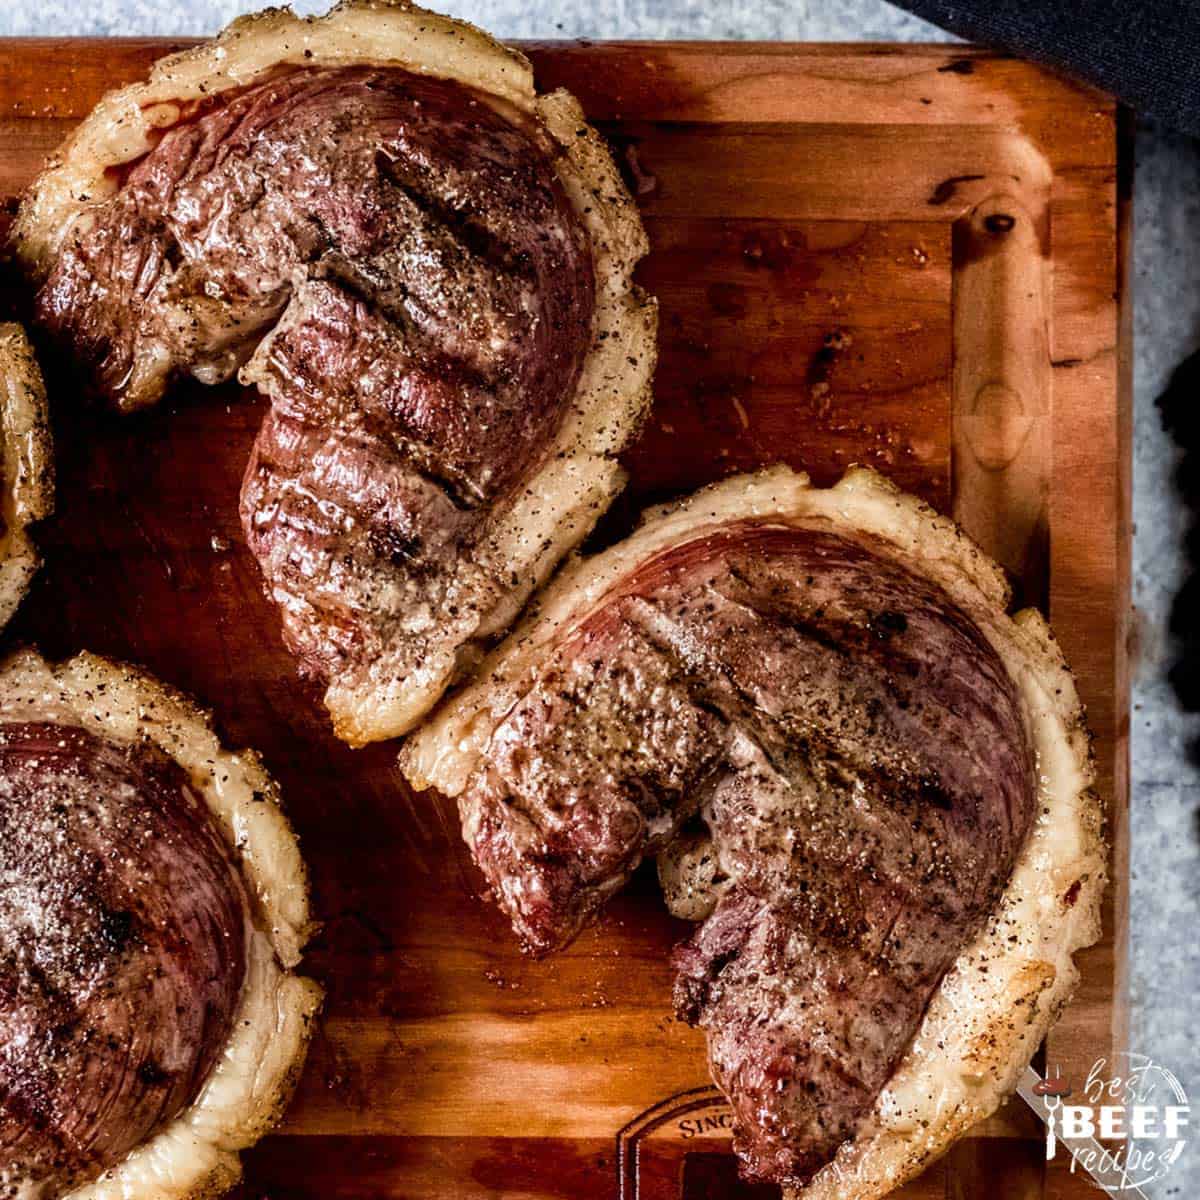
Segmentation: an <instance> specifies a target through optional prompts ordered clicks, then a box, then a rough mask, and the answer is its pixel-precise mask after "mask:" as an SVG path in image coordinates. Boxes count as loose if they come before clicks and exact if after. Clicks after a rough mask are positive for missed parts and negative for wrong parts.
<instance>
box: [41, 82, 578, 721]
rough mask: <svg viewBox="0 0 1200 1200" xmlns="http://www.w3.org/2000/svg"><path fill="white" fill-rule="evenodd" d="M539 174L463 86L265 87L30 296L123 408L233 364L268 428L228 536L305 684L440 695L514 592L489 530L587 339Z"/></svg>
mask: <svg viewBox="0 0 1200 1200" xmlns="http://www.w3.org/2000/svg"><path fill="white" fill-rule="evenodd" d="M556 153H557V151H556V150H554V149H553V148H552V147H551V144H550V139H549V138H548V137H547V136H546V134H545V133H544V131H543V130H542V129H541V127H540V126H539V125H538V124H537V123H536V122H535V121H534V120H533V119H532V118H530V117H529V116H527V115H526V114H524V113H522V112H521V111H519V110H518V109H517V108H515V107H514V106H511V105H505V104H504V102H502V101H500V100H499V99H497V98H495V97H487V96H485V95H484V93H482V92H476V91H474V90H472V89H471V88H469V87H466V86H465V85H463V84H461V83H457V82H452V81H448V80H444V79H438V78H434V77H431V76H422V75H417V74H413V73H410V72H407V71H404V70H401V69H399V68H394V67H376V66H348V67H341V68H330V67H312V68H290V67H289V68H280V69H279V70H278V71H277V72H276V73H275V74H274V75H273V76H272V77H270V78H269V79H267V80H266V81H264V82H260V83H257V84H254V85H253V86H249V87H244V88H241V89H236V90H234V91H233V92H225V93H222V95H221V96H220V97H219V98H218V99H214V100H213V101H211V102H209V103H196V104H194V105H192V109H191V111H190V112H189V113H188V115H187V118H186V119H183V120H181V121H180V122H179V123H177V124H175V125H173V127H172V128H170V129H169V131H168V132H166V133H165V134H164V136H163V137H162V138H161V140H160V141H159V142H158V144H157V146H156V147H155V148H154V149H153V150H152V151H151V152H150V153H148V154H147V155H146V156H145V157H143V158H142V159H141V160H140V161H138V162H137V163H136V164H134V165H133V166H132V167H131V168H130V169H128V171H127V174H126V176H125V178H124V179H123V182H122V186H121V188H120V190H119V191H118V192H117V193H116V194H115V195H114V196H113V197H112V198H111V199H110V200H108V201H107V202H106V203H104V204H103V205H100V206H99V207H97V208H96V209H94V210H93V211H91V212H89V214H88V216H87V218H86V220H85V221H84V222H82V223H81V225H80V227H79V228H78V229H77V230H76V231H75V232H74V234H73V235H72V237H71V238H70V239H69V241H68V243H67V244H66V245H65V247H64V248H63V250H62V252H61V254H60V255H59V256H58V258H57V260H56V261H55V262H54V264H53V267H52V269H51V270H50V273H49V275H48V277H47V279H46V280H45V282H44V284H43V285H42V287H41V289H40V291H39V293H38V297H37V316H38V320H39V322H40V323H41V325H42V326H43V327H44V328H45V329H47V330H48V331H50V333H51V334H52V335H54V336H55V337H57V338H58V339H60V340H61V341H62V342H63V343H64V344H65V345H67V346H68V347H69V349H70V351H71V353H72V354H73V355H74V356H75V357H76V358H77V359H79V360H80V361H81V362H82V363H83V364H84V365H85V367H86V368H87V372H88V375H89V377H90V378H91V379H92V380H93V381H94V383H95V385H96V387H97V388H98V390H99V391H101V392H102V393H103V394H104V395H105V396H106V397H107V398H108V399H110V400H111V401H113V402H114V403H116V404H118V405H120V406H122V407H125V408H133V407H137V406H140V405H143V404H147V403H150V402H152V401H154V400H156V399H157V398H158V397H159V396H160V395H161V394H162V392H163V390H164V388H165V387H166V386H167V384H168V382H169V381H170V379H171V378H172V377H174V376H176V375H181V374H186V373H190V374H192V375H194V376H196V377H197V378H198V379H200V380H202V381H204V382H208V383H213V382H218V381H220V380H222V379H226V378H228V377H230V376H231V375H232V374H233V373H234V372H235V371H236V370H237V369H238V368H239V367H240V366H242V364H243V363H245V362H246V360H247V359H248V358H249V357H250V355H251V353H252V352H254V351H255V349H256V348H257V351H258V352H257V354H256V355H255V357H254V359H253V362H252V363H251V364H250V365H249V367H248V368H247V369H246V371H245V372H244V373H243V378H244V379H245V380H247V381H249V382H254V383H257V384H258V385H259V386H260V388H261V389H262V390H263V391H264V392H265V394H266V395H267V396H268V397H269V399H270V402H271V408H270V411H269V412H268V414H267V416H266V419H265V420H264V423H263V425H262V428H261V431H260V433H259V436H258V439H257V442H256V444H255V447H254V451H253V454H252V457H251V460H250V463H249V466H248V468H247V471H246V476H245V482H244V484H243V489H242V505H241V508H242V520H243V525H244V528H245V532H246V537H247V540H248V542H249V545H250V548H251V550H252V551H253V552H254V554H255V556H256V557H257V559H258V561H259V563H260V565H261V567H262V570H263V574H264V577H265V581H266V586H267V590H268V593H269V594H270V595H271V596H272V597H273V598H274V600H275V601H276V602H277V603H278V604H279V606H280V609H281V612H282V616H283V623H284V634H285V639H286V641H287V643H288V646H289V648H290V649H291V650H292V651H293V653H294V654H296V655H297V656H298V658H299V660H300V663H301V665H302V668H303V669H305V670H306V671H307V673H308V674H309V675H310V676H311V677H313V678H314V679H316V680H318V681H320V682H321V683H323V684H330V683H331V682H334V683H336V684H337V686H338V687H339V688H340V689H342V690H343V691H344V692H346V693H350V694H353V693H355V691H356V689H357V688H358V687H359V686H360V685H364V686H365V683H366V681H367V680H368V677H369V681H370V684H371V687H372V689H373V690H374V692H376V693H378V694H379V695H381V696H384V697H386V696H387V695H388V694H389V693H390V692H393V691H395V690H398V689H400V688H402V687H403V686H404V684H405V681H406V680H409V679H410V678H412V677H417V676H418V675H419V673H420V672H421V671H423V670H424V671H430V672H432V673H434V674H436V673H437V671H439V670H444V671H446V672H447V673H448V671H449V669H450V668H449V667H448V666H446V665H445V664H444V663H443V662H442V661H441V660H442V659H445V658H446V657H447V656H449V658H450V660H451V662H452V660H453V654H454V651H455V648H456V647H457V646H458V645H460V644H461V643H462V642H464V641H465V640H467V639H468V638H469V637H470V636H471V635H472V633H473V632H474V631H475V629H476V627H477V626H478V625H479V624H480V621H481V619H482V618H483V617H484V616H486V614H488V613H489V612H490V611H491V610H492V609H493V608H494V606H495V605H496V603H497V601H498V599H499V598H500V597H501V596H502V595H503V594H504V592H505V591H506V589H509V588H511V587H512V586H514V580H513V579H512V578H511V577H510V575H511V569H512V567H511V564H510V563H507V562H506V561H505V560H504V557H503V555H502V554H501V553H500V552H498V551H497V550H496V549H495V548H494V547H491V546H490V545H489V544H488V539H487V516H488V513H489V511H490V509H491V508H492V506H494V505H495V504H496V503H497V501H499V500H501V499H502V498H505V497H507V496H509V495H510V494H511V493H512V492H513V490H514V489H517V488H520V487H521V486H522V483H523V482H524V481H526V480H527V479H528V478H529V476H530V475H531V473H532V472H533V471H534V470H535V469H536V468H537V467H538V466H539V465H540V464H541V463H542V462H543V460H544V459H545V457H546V455H547V453H548V450H549V447H550V446H551V443H552V442H553V440H554V436H555V433H556V431H557V430H558V429H559V427H560V425H561V423H562V421H563V417H564V414H565V412H566V411H567V409H568V408H569V406H570V404H571V401H572V398H573V395H574V391H575V386H576V383H577V380H578V378H579V373H580V368H581V364H582V362H583V359H584V356H585V353H586V351H587V350H588V347H589V346H590V344H591V340H592V314H593V307H594V299H595V280H594V278H593V265H592V256H591V250H590V245H589V240H588V237H587V234H586V232H585V230H584V228H583V226H582V224H581V221H580V219H579V217H578V215H577V213H576V212H575V211H574V210H573V208H572V207H571V204H570V203H569V201H568V198H567V196H566V194H565V192H564V188H563V185H562V183H561V182H560V180H559V177H558V175H557V174H556V171H555V166H554V156H555V154H556ZM264 337H265V339H266V340H265V341H262V339H263V338H264ZM519 582H524V581H519ZM439 656H440V657H439ZM431 662H432V663H435V664H436V669H435V668H433V667H430V666H429V664H430V663H431ZM410 719H411V718H410V716H409V715H407V714H406V715H405V716H404V718H403V719H401V720H398V721H397V722H396V725H395V727H394V728H387V729H383V730H381V731H374V730H372V732H371V733H369V734H367V733H364V732H363V731H362V730H361V729H358V730H356V729H355V728H354V727H353V721H351V720H348V721H347V722H346V723H347V725H348V726H349V727H350V728H349V732H347V733H346V734H345V736H347V739H348V740H352V741H354V740H367V738H368V737H371V736H386V735H388V734H391V733H398V732H402V731H403V727H404V726H405V724H406V723H407V722H408V721H409V720H410ZM360 724H361V722H360Z"/></svg>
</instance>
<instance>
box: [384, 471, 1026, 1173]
mask: <svg viewBox="0 0 1200 1200" xmlns="http://www.w3.org/2000/svg"><path fill="white" fill-rule="evenodd" d="M771 478H772V476H770V475H768V476H766V477H764V479H765V480H770V479H771ZM773 478H775V479H776V481H777V482H779V483H780V484H781V486H784V487H785V488H786V487H791V486H793V484H792V482H790V481H794V480H795V478H796V477H793V476H790V475H789V473H787V472H781V473H779V474H777V475H775V476H774V477H773ZM871 478H872V479H877V477H873V476H872V477H871ZM740 486H743V487H749V488H753V487H754V486H758V487H759V490H760V492H763V491H765V495H766V496H767V497H768V498H769V497H770V496H771V494H772V493H771V491H770V489H769V487H768V486H767V484H766V483H761V482H760V483H759V484H757V485H755V484H754V483H753V482H752V483H751V484H749V485H744V484H743V485H740ZM878 486H879V487H880V488H883V489H885V488H886V485H883V484H882V482H880V483H879V484H878ZM738 487H739V483H738V481H733V482H731V483H730V484H726V485H722V488H721V489H717V490H716V491H715V492H714V497H715V498H714V499H713V500H712V501H711V506H710V504H709V503H706V499H707V498H706V495H705V493H701V494H700V496H698V497H697V498H696V499H695V500H694V501H692V502H691V511H690V515H689V516H688V519H687V520H679V521H677V528H675V529H674V530H671V528H670V519H669V518H664V519H662V520H660V522H659V524H661V525H664V526H665V528H664V530H663V532H662V533H661V536H657V531H656V530H655V528H654V527H655V524H656V522H655V521H654V520H651V521H650V522H648V524H647V527H646V529H645V530H644V531H643V532H642V533H641V534H639V535H635V537H634V539H632V541H631V543H630V546H629V549H628V550H627V551H626V550H624V549H623V548H622V547H617V548H616V549H615V550H613V551H610V552H609V553H608V554H607V555H602V556H600V558H599V559H598V560H597V564H596V565H595V566H592V565H591V564H588V563H586V562H585V563H584V564H583V565H581V566H580V567H578V568H576V570H575V575H574V576H573V577H572V576H570V575H568V577H567V579H566V580H565V581H564V583H563V584H562V585H561V587H560V588H556V589H552V591H551V593H550V595H549V597H548V598H547V599H546V601H545V611H544V614H543V615H542V616H541V617H535V618H534V619H533V621H532V623H531V625H530V626H528V627H527V628H526V630H525V631H524V633H518V634H516V635H514V637H513V639H512V641H511V642H510V645H509V648H508V649H507V652H506V651H504V650H502V651H501V652H500V653H499V654H498V656H497V661H496V663H495V664H494V665H493V668H492V673H491V675H490V676H489V675H487V674H486V673H485V675H484V678H483V680H482V682H481V683H479V684H478V685H476V689H474V691H473V692H472V693H468V695H467V696H466V697H465V699H464V700H463V701H461V702H460V707H459V708H458V709H457V710H455V709H454V708H453V707H452V711H451V712H450V714H449V715H448V716H447V717H445V718H444V719H443V720H442V721H441V722H440V723H439V721H438V719H436V718H435V721H434V725H433V727H432V728H431V729H430V730H429V732H428V733H423V734H421V735H418V738H417V741H416V743H415V744H414V745H413V746H412V747H411V748H410V749H409V750H407V751H406V752H405V755H406V757H405V763H406V769H407V770H408V772H409V774H410V777H412V778H414V780H415V781H416V782H418V783H429V782H433V783H438V784H439V785H441V786H445V787H448V790H450V791H452V792H456V793H457V795H458V797H459V804H460V810H461V814H462V821H463V830H464V834H465V836H466V839H467V841H468V843H469V845H470V846H471V849H472V850H473V852H474V855H475V859H476V861H477V862H478V864H479V866H480V868H481V869H482V871H483V874H484V876H485V877H486V879H487V881H488V883H489V884H490V885H491V888H492V891H493V893H494V894H495V897H496V899H497V901H498V902H499V904H500V905H501V906H502V907H503V909H504V910H505V912H506V913H507V914H508V916H509V917H510V919H511V920H512V923H513V927H514V929H515V930H516V932H517V934H518V935H519V936H520V938H521V940H522V942H523V943H524V944H525V945H526V947H528V948H529V949H530V950H532V951H534V952H536V953H545V952H547V951H551V950H555V949H558V948H560V947H562V946H563V945H565V944H566V943H567V942H569V941H570V940H571V939H572V938H573V937H574V936H575V935H576V934H577V933H578V931H579V929H580V927H581V926H582V924H583V923H584V922H585V921H586V920H587V919H588V918H589V917H590V916H591V915H592V914H594V913H595V912H596V910H597V909H598V908H599V907H600V906H601V905H602V904H603V903H604V902H605V901H606V900H607V899H608V898H609V897H610V896H612V895H613V894H614V893H615V892H616V891H617V890H618V889H619V888H620V887H621V886H622V885H623V884H624V883H625V882H626V880H627V879H628V878H629V876H630V874H631V872H632V871H633V870H634V869H635V868H636V867H637V866H638V864H639V863H640V862H642V861H643V859H645V858H646V857H647V856H652V855H655V854H658V853H659V852H661V851H663V850H664V849H667V848H668V847H671V846H672V843H673V840H674V839H675V838H676V837H677V835H680V834H681V833H682V834H684V835H686V836H687V837H689V838H691V836H692V835H691V832H690V830H691V827H692V826H694V825H696V824H702V826H703V827H704V828H705V830H706V832H705V835H704V838H703V853H702V855H700V857H704V858H706V859H707V861H708V867H707V873H706V874H705V873H703V872H701V873H698V874H697V876H696V878H699V876H700V874H704V883H703V886H702V888H701V891H702V892H704V893H705V894H704V895H701V896H699V897H697V896H696V895H692V896H691V897H690V903H691V909H692V915H696V916H702V917H704V918H705V919H704V920H703V923H702V924H700V925H699V926H698V928H697V929H696V932H695V933H694V935H693V936H692V937H691V938H689V939H688V940H687V941H686V942H685V943H684V944H682V945H681V946H679V947H678V949H677V950H676V951H675V954H674V964H675V967H676V969H677V981H676V986H675V1004H676V1008H677V1011H678V1013H679V1015H680V1016H681V1017H682V1018H684V1019H686V1020H687V1021H689V1022H692V1023H694V1024H699V1025H701V1026H703V1027H704V1028H705V1029H706V1030H707V1031H708V1035H709V1053H710V1060H711V1066H712V1070H713V1074H714V1078H715V1079H716V1082H717V1083H718V1084H719V1085H720V1087H721V1088H722V1089H723V1091H724V1092H725V1094H726V1095H727V1096H728V1098H729V1101H730V1104H731V1105H732V1108H733V1114H734V1118H735V1124H734V1131H735V1132H734V1145H735V1148H736V1150H737V1152H738V1153H739V1154H740V1156H741V1158H742V1160H743V1164H744V1169H745V1171H746V1173H747V1174H748V1175H750V1176H753V1177H756V1178H760V1179H766V1180H775V1181H778V1182H783V1183H788V1184H792V1185H799V1184H803V1183H805V1182H806V1181H808V1180H809V1179H811V1178H812V1177H813V1176H814V1174H816V1173H817V1172H818V1171H819V1170H820V1169H821V1168H822V1167H824V1166H825V1165H826V1164H828V1163H829V1162H830V1161H831V1160H832V1159H833V1158H834V1156H835V1154H836V1153H837V1152H838V1150H839V1148H840V1147H842V1146H843V1144H845V1143H847V1142H848V1141H850V1140H851V1139H853V1138H854V1137H855V1135H856V1133H857V1131H858V1130H859V1129H860V1127H862V1125H863V1123H864V1120H865V1119H866V1118H867V1116H868V1114H869V1113H870V1112H871V1110H872V1107H873V1105H874V1104H875V1102H876V1100H877V1097H878V1096H879V1094H880V1092H881V1089H882V1088H883V1087H884V1085H885V1084H886V1083H887V1082H888V1080H889V1079H890V1078H891V1076H892V1075H893V1073H894V1072H895V1070H896V1068H897V1065H898V1063H899V1062H900V1060H901V1058H902V1057H903V1056H904V1054H905V1052H906V1050H907V1048H908V1047H909V1045H910V1043H911V1041H912V1039H913V1036H914V1034H915V1032H916V1031H917V1028H918V1026H919V1024H920V1022H921V1020H922V1017H923V1015H924V1013H925V1011H926V1008H927V1006H928V1004H929V1002H930V999H931V997H932V995H933V994H934V992H935V989H937V988H938V986H939V983H940V982H941V980H942V977H943V975H944V974H945V973H946V971H947V969H948V968H949V967H950V966H951V964H953V963H954V962H955V960H956V958H957V957H958V956H959V954H960V953H961V952H962V951H963V950H964V947H966V946H967V945H968V944H969V943H970V942H971V940H972V939H973V938H975V937H976V935H978V934H979V933H980V932H981V930H982V929H983V927H984V926H985V924H986V922H987V921H988V918H989V916H991V915H992V914H994V912H995V911H996V909H997V905H998V903H999V901H1000V899H1001V896H1002V894H1003V893H1004V891H1005V888H1006V885H1007V884H1008V882H1009V879H1010V876H1011V874H1012V872H1013V868H1014V864H1015V862H1016V861H1017V858H1018V855H1019V854H1020V853H1021V851H1022V848H1023V846H1024V845H1025V842H1026V839H1027V835H1028V833H1029V831H1030V828H1031V825H1032V822H1033V819H1034V814H1035V811H1036V808H1037V799H1036V796H1037V776H1036V771H1035V759H1034V749H1033V743H1032V735H1031V730H1030V724H1029V719H1028V717H1027V714H1026V711H1025V707H1024V704H1023V700H1022V697H1021V695H1020V692H1019V690H1018V686H1017V684H1016V682H1015V681H1014V678H1013V676H1012V674H1011V673H1010V671H1009V670H1008V668H1007V667H1006V665H1005V662H1004V661H1003V660H1002V658H1001V656H1000V654H999V652H998V650H997V648H996V646H994V645H993V642H992V640H990V638H989V636H987V635H985V633H984V632H983V631H982V630H981V629H980V627H979V626H978V624H977V623H976V620H975V619H974V617H973V616H972V615H971V614H969V613H968V612H967V611H966V610H965V609H964V607H963V606H962V604H960V603H959V601H958V600H956V599H955V598H954V597H953V596H952V595H951V594H950V592H949V591H948V590H947V588H946V587H945V586H943V585H942V583H940V582H939V581H938V580H937V578H936V577H932V576H931V575H930V574H927V573H923V572H922V571H921V569H920V566H919V564H918V562H916V561H913V562H912V563H911V564H910V562H907V561H905V559H904V556H902V555H901V554H898V553H897V547H896V546H895V545H894V544H892V543H891V542H889V541H888V540H887V539H885V538H884V537H882V536H880V535H879V534H877V533H875V532H873V531H871V530H870V529H866V528H855V527H854V525H853V522H852V521H849V520H843V521H841V522H837V521H833V520H829V519H810V520H807V521H800V520H795V519H789V516H788V514H787V513H786V511H785V513H784V514H783V515H779V516H771V515H754V514H755V509H756V508H757V509H759V510H761V509H767V511H768V513H769V510H770V505H769V504H767V503H766V501H764V500H762V499H761V497H759V499H758V500H757V501H756V502H755V503H750V502H747V503H746V504H744V505H739V503H737V502H736V498H737V496H738V495H739V493H738V491H737V488H738ZM812 494H814V495H820V493H816V492H814V493H812ZM885 494H886V492H885ZM802 495H803V493H802ZM730 496H733V497H734V498H735V502H733V503H731V504H729V508H730V512H729V515H728V517H726V518H725V519H721V509H722V504H723V503H725V502H726V501H727V499H728V497H730ZM834 511H835V512H836V509H834ZM655 536H657V540H655ZM639 537H641V539H642V541H643V542H646V543H648V544H647V545H646V546H645V547H643V548H639V547H637V545H636V544H637V542H638V539H639ZM976 553H978V552H977V551H976ZM998 615H999V616H1000V617H1001V618H1002V619H1003V620H1005V621H1007V620H1008V618H1007V617H1004V615H1003V610H1002V607H1001V608H1000V609H999V612H998ZM455 739H458V741H455ZM463 747H477V748H478V757H477V758H473V759H471V762H470V764H469V769H463V770H462V773H461V775H459V776H453V774H447V773H446V771H447V768H446V767H445V765H444V764H442V763H438V762H437V759H438V755H439V754H441V755H448V756H449V757H450V758H451V759H453V758H454V757H455V756H456V755H460V754H462V753H463ZM468 753H473V751H468ZM427 763H428V764H436V765H434V766H433V767H432V769H430V770H429V771H428V773H426V771H425V766H424V764H427ZM688 844H689V845H691V844H694V843H692V842H690V841H689V843H688ZM693 856H694V857H695V852H693ZM871 1194H872V1195H874V1194H875V1193H874V1192H872V1193H871Z"/></svg>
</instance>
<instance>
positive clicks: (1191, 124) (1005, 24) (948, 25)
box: [898, 0, 1200, 136]
mask: <svg viewBox="0 0 1200 1200" xmlns="http://www.w3.org/2000/svg"><path fill="white" fill-rule="evenodd" d="M898 2H899V3H900V5H901V7H903V8H906V9H908V10H909V11H910V12H913V13H916V15H917V16H919V17H924V18H925V20H927V21H932V22H933V23H934V24H935V25H941V26H942V27H943V28H944V29H948V30H950V32H951V33H956V34H958V35H959V36H961V37H964V38H967V39H969V40H970V41H973V42H982V43H983V44H985V45H993V46H1003V47H1004V48H1005V49H1008V50H1012V51H1013V52H1014V53H1016V54H1019V55H1021V56H1022V57H1024V58H1032V59H1036V60H1037V61H1039V62H1043V63H1046V64H1048V65H1050V66H1053V67H1058V68H1060V69H1061V70H1063V71H1065V72H1066V73H1068V74H1070V75H1075V76H1078V77H1079V78H1081V79H1085V80H1087V81H1088V82H1089V83H1093V84H1095V85H1096V86H1097V87H1100V88H1103V89H1104V90H1105V91H1106V92H1112V93H1113V95H1115V96H1117V97H1118V98H1119V99H1120V100H1123V101H1124V102H1125V103H1126V104H1128V105H1129V106H1130V107H1131V108H1133V109H1136V110H1137V111H1138V112H1139V113H1144V114H1146V115H1148V116H1152V117H1156V118H1158V119H1159V120H1161V121H1162V122H1164V123H1165V124H1167V125H1170V126H1171V127H1173V128H1175V129H1179V130H1182V131H1183V132H1184V133H1189V134H1192V135H1193V136H1197V135H1200V0H898Z"/></svg>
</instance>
